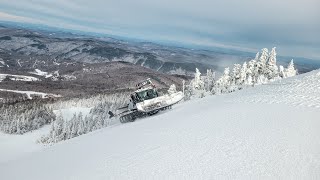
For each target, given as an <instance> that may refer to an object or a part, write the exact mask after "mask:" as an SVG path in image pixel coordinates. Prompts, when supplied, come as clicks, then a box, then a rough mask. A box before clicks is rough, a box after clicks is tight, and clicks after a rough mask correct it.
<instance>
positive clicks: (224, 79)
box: [212, 67, 231, 94]
mask: <svg viewBox="0 0 320 180" xmlns="http://www.w3.org/2000/svg"><path fill="white" fill-rule="evenodd" d="M230 84H231V77H230V69H229V68H228V67H227V68H225V69H224V72H223V75H222V76H221V77H220V78H219V79H218V80H217V82H216V86H215V87H214V88H213V90H212V93H213V94H221V93H229V92H230Z"/></svg>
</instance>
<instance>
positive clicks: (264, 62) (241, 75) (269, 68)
mask: <svg viewBox="0 0 320 180" xmlns="http://www.w3.org/2000/svg"><path fill="white" fill-rule="evenodd" d="M297 72H298V71H297V70H296V69H295V67H294V63H293V60H291V62H290V63H289V65H288V67H287V68H284V67H283V66H280V67H278V66H277V53H276V48H275V47H274V48H272V50H271V51H270V53H269V50H268V49H267V48H263V49H262V50H261V53H259V52H258V53H257V54H256V57H255V58H254V59H252V60H250V61H249V62H244V63H243V64H242V65H241V64H234V66H233V68H230V67H227V68H225V70H224V72H223V74H222V75H221V77H220V78H218V79H217V80H215V74H214V73H213V72H212V71H211V70H208V71H207V74H206V75H205V76H201V73H200V72H199V70H198V69H196V73H195V77H194V79H193V80H191V82H190V84H189V85H186V87H183V88H185V91H184V92H185V99H186V100H188V99H190V98H192V97H204V96H206V95H208V94H222V93H230V92H234V91H236V90H240V89H243V88H245V87H248V86H255V85H260V84H266V83H268V82H272V81H276V80H278V79H281V78H287V77H292V76H295V75H296V74H297Z"/></svg>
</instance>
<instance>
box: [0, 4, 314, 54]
mask: <svg viewBox="0 0 320 180" xmlns="http://www.w3.org/2000/svg"><path fill="white" fill-rule="evenodd" d="M319 7H320V1H319V0H269V1H268V0H1V1H0V20H9V21H21V22H28V23H40V24H45V25H49V26H54V27H61V28H67V29H75V30H82V31H88V32H99V33H106V34H112V35H118V36H124V37H130V38H137V39H142V40H148V41H154V42H175V43H181V45H183V44H188V45H201V46H208V47H226V48H233V49H238V50H248V51H258V50H259V49H261V48H263V47H268V48H271V47H273V46H276V47H277V50H278V54H280V55H292V56H303V57H309V58H314V59H319V60H320V10H319Z"/></svg>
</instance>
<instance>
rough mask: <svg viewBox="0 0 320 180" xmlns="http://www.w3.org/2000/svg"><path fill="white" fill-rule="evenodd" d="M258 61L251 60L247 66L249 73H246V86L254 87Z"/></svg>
mask: <svg viewBox="0 0 320 180" xmlns="http://www.w3.org/2000/svg"><path fill="white" fill-rule="evenodd" d="M256 62H257V61H256V60H254V59H253V60H251V61H249V63H248V64H247V73H246V76H247V78H246V81H245V84H246V85H253V84H254V83H255V74H254V69H255V64H256Z"/></svg>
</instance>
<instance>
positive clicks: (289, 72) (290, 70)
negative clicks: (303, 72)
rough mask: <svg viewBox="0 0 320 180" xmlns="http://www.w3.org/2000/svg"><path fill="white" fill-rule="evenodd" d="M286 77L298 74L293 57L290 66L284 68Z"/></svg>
mask: <svg viewBox="0 0 320 180" xmlns="http://www.w3.org/2000/svg"><path fill="white" fill-rule="evenodd" d="M284 74H285V77H286V78H287V77H292V76H295V75H297V74H298V71H297V70H296V69H295V68H294V63H293V59H292V60H291V61H290V63H289V64H288V67H287V68H286V69H285V70H284Z"/></svg>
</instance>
